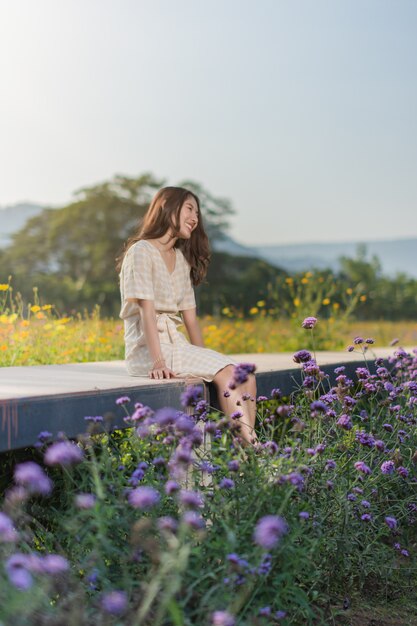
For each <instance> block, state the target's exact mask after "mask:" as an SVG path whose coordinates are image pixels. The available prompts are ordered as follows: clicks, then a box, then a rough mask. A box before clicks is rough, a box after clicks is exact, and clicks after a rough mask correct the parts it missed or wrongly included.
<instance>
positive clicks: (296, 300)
mask: <svg viewBox="0 0 417 626" xmlns="http://www.w3.org/2000/svg"><path fill="white" fill-rule="evenodd" d="M293 302H294V306H300V304H301V302H300V300H299V298H294V300H293Z"/></svg>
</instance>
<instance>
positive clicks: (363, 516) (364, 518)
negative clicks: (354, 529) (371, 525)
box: [361, 513, 372, 522]
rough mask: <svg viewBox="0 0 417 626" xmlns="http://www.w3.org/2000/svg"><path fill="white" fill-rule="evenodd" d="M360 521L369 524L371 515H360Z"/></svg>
mask: <svg viewBox="0 0 417 626" xmlns="http://www.w3.org/2000/svg"><path fill="white" fill-rule="evenodd" d="M361 520H362V521H363V522H370V521H371V520H372V515H371V514H370V513H364V514H363V515H361Z"/></svg>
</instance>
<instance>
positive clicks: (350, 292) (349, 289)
mask: <svg viewBox="0 0 417 626" xmlns="http://www.w3.org/2000/svg"><path fill="white" fill-rule="evenodd" d="M346 293H347V294H348V296H351V295H352V293H353V289H351V288H350V287H348V288H347V289H346Z"/></svg>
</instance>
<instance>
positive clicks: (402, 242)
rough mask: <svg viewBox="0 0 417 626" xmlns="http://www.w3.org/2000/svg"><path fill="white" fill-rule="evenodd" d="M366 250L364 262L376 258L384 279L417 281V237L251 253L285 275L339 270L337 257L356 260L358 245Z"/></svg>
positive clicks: (278, 247)
mask: <svg viewBox="0 0 417 626" xmlns="http://www.w3.org/2000/svg"><path fill="white" fill-rule="evenodd" d="M359 243H360V244H363V245H365V246H366V251H367V258H368V259H370V258H371V257H372V256H374V255H375V256H377V257H378V259H379V260H380V262H381V265H382V271H383V273H384V274H385V275H387V276H395V275H396V274H398V273H404V274H407V275H409V276H413V277H414V278H417V262H416V261H417V237H414V238H410V239H394V240H391V241H390V240H388V241H361V242H359V241H355V242H354V241H350V242H346V243H343V242H341V243H309V244H308V243H306V244H287V245H276V246H257V247H256V248H255V247H254V248H253V250H254V251H256V253H257V254H258V255H259V256H261V257H262V258H264V259H265V260H266V261H268V262H269V263H271V264H272V265H276V266H278V267H282V268H283V269H286V270H287V271H288V272H299V271H305V270H311V269H313V268H317V269H324V268H328V267H330V268H331V269H333V270H338V269H339V267H340V264H339V262H338V259H339V257H341V256H347V257H350V258H352V257H355V256H356V252H357V247H358V244H359Z"/></svg>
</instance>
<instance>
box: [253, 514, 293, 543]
mask: <svg viewBox="0 0 417 626" xmlns="http://www.w3.org/2000/svg"><path fill="white" fill-rule="evenodd" d="M287 531H288V526H287V523H286V521H285V520H284V519H283V518H282V517H280V516H279V515H265V516H264V517H262V518H261V519H260V520H259V521H258V523H257V524H256V527H255V531H254V535H253V538H254V541H255V543H257V544H258V545H259V546H261V547H262V548H265V549H266V550H270V549H271V548H273V547H274V546H275V545H276V544H277V543H278V541H279V540H280V538H281V537H282V536H283V535H284V534H285V533H286V532H287Z"/></svg>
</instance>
